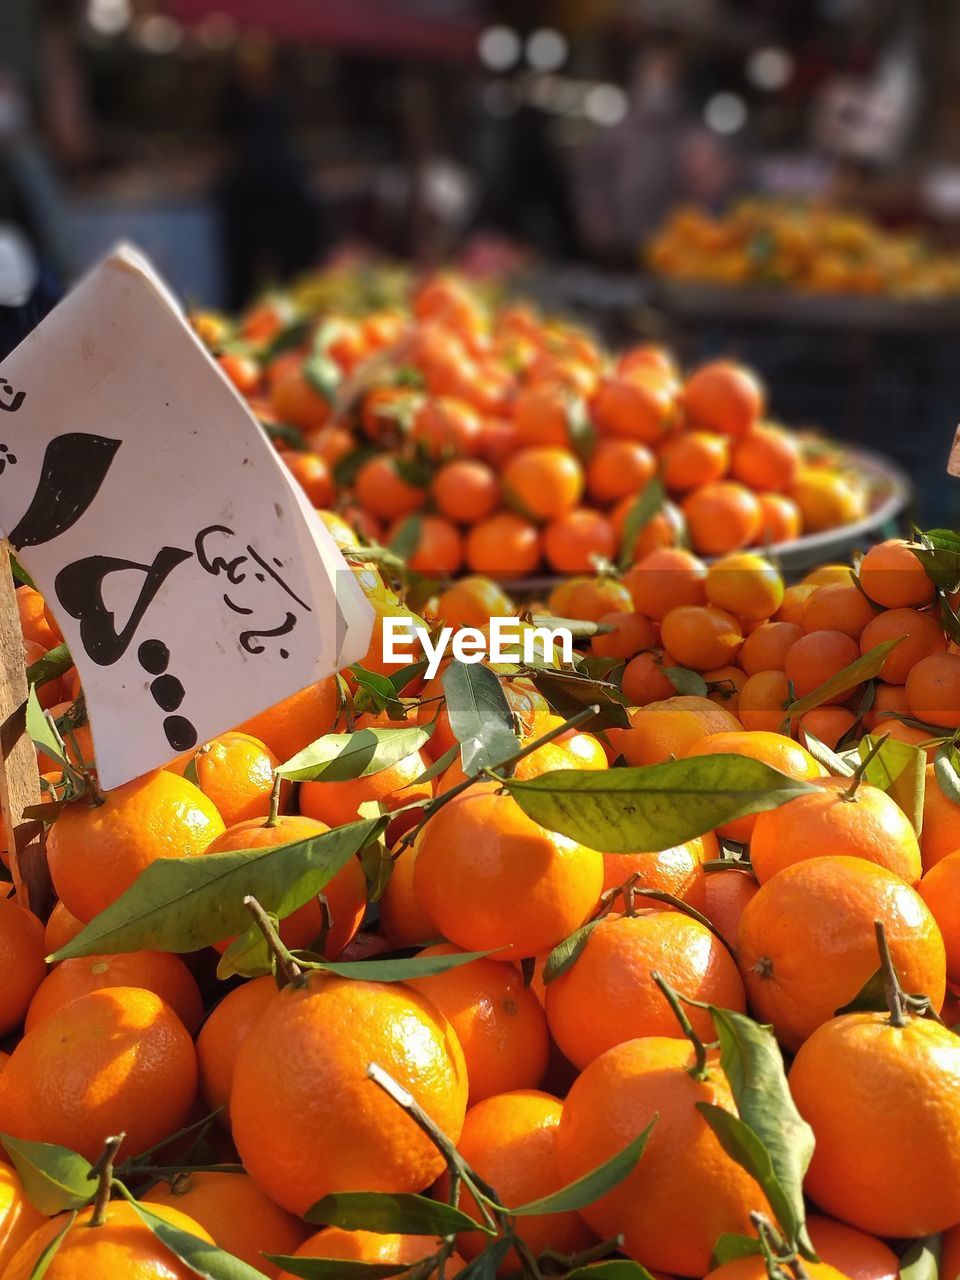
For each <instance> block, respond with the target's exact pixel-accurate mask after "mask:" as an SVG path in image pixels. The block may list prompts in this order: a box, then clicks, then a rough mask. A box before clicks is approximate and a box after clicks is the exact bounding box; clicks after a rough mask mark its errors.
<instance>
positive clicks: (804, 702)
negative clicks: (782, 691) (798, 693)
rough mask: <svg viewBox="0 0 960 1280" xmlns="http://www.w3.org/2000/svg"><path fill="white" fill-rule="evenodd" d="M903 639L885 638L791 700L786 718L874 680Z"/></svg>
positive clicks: (810, 709)
mask: <svg viewBox="0 0 960 1280" xmlns="http://www.w3.org/2000/svg"><path fill="white" fill-rule="evenodd" d="M901 640H903V636H896V637H894V639H893V640H884V642H883V643H882V644H877V645H874V647H873V648H872V649H869V650H868V651H867V652H866V653H865V654H863V655H862V656H861V657H859V658H857V660H856V661H855V662H851V663H850V665H849V666H847V667H844V668H843V670H842V671H838V672H837V674H836V675H833V676H831V677H830V679H829V680H824V682H823V684H821V685H819V686H818V687H817V688H816V689H814V690H813V691H812V692H811V693H808V694H807V695H806V696H805V697H803V698H797V699H796V701H794V702H791V703H790V705H789V706H788V707H787V709H786V711H785V712H784V718H785V719H792V718H793V717H794V716H802V715H804V714H805V712H807V711H813V709H814V708H815V707H821V706H823V704H824V703H825V702H829V701H830V700H831V699H832V698H836V697H837V696H838V695H839V694H841V693H846V692H848V690H850V689H855V688H856V687H857V685H858V684H862V683H863V681H864V680H872V679H873V678H874V676H876V675H879V674H880V668H881V667H882V666H883V664H884V662H885V661H886V657H887V654H888V653H889V652H890V650H891V649H895V648H896V647H897V645H898V644H899V643H900V642H901Z"/></svg>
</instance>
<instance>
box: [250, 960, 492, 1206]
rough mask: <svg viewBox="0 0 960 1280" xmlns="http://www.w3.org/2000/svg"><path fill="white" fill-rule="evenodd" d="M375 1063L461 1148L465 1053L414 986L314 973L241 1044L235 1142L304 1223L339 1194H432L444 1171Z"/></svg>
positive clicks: (264, 1186) (253, 1171) (263, 1183)
mask: <svg viewBox="0 0 960 1280" xmlns="http://www.w3.org/2000/svg"><path fill="white" fill-rule="evenodd" d="M371 1062H375V1063H377V1064H378V1065H379V1066H380V1067H382V1068H383V1069H384V1070H385V1071H387V1072H388V1073H389V1074H390V1075H392V1076H393V1078H394V1079H395V1080H396V1081H397V1082H398V1083H399V1084H400V1085H401V1086H402V1087H403V1088H406V1089H409V1090H410V1092H411V1093H412V1094H413V1095H414V1097H415V1098H416V1099H417V1101H418V1102H419V1103H420V1105H421V1106H423V1107H424V1108H425V1110H426V1111H427V1112H428V1114H429V1115H430V1116H431V1118H432V1119H433V1120H434V1122H435V1123H436V1124H438V1125H439V1126H440V1128H441V1129H442V1130H443V1131H444V1132H445V1133H446V1134H447V1135H448V1137H449V1138H450V1139H451V1140H452V1141H454V1142H455V1141H456V1140H457V1138H459V1136H460V1130H461V1128H462V1125H463V1117H464V1114H465V1111H466V1100H467V1071H466V1065H465V1063H464V1060H463V1050H462V1049H461V1048H460V1043H459V1041H458V1040H457V1037H456V1033H455V1032H454V1031H453V1028H452V1027H451V1026H450V1024H449V1023H448V1022H447V1020H446V1019H445V1018H444V1017H443V1015H442V1014H441V1013H439V1012H438V1011H437V1010H436V1009H435V1008H434V1006H433V1005H432V1004H431V1003H430V1002H429V1001H428V1000H426V999H424V997H423V996H421V995H419V994H417V992H415V991H412V990H410V989H408V988H404V987H401V986H399V985H396V984H388V983H379V982H353V981H350V980H347V979H343V978H335V977H332V976H327V975H321V974H317V973H313V974H311V975H310V977H309V979H308V980H307V981H306V983H305V984H304V986H302V987H287V988H285V989H284V990H283V991H281V992H280V993H279V995H278V996H277V998H276V999H275V1000H273V1001H272V1002H271V1003H270V1004H269V1005H268V1006H267V1008H266V1009H265V1010H264V1011H263V1013H262V1015H261V1017H260V1018H259V1019H258V1021H257V1024H256V1032H255V1035H253V1036H250V1037H248V1038H247V1040H246V1041H245V1042H244V1043H243V1044H242V1045H241V1047H240V1052H239V1054H238V1056H237V1063H236V1068H235V1070H234V1077H233V1089H232V1091H231V1095H230V1114H231V1120H232V1125H233V1137H234V1141H235V1142H236V1144H237V1149H238V1151H239V1152H240V1155H241V1158H242V1160H243V1163H244V1165H245V1167H246V1169H247V1171H248V1172H249V1174H250V1176H251V1177H252V1178H253V1180H254V1181H255V1182H256V1183H257V1185H258V1186H259V1187H260V1188H261V1190H263V1191H265V1192H266V1193H267V1195H269V1196H270V1198H271V1199H272V1200H274V1201H276V1203H277V1204H279V1205H280V1206H281V1207H282V1208H284V1209H288V1210H289V1211H290V1212H291V1213H296V1214H303V1213H305V1212H306V1210H307V1209H308V1208H309V1207H310V1206H311V1205H312V1204H314V1203H315V1202H316V1201H317V1200H319V1199H320V1198H321V1197H322V1196H324V1195H327V1194H329V1193H331V1192H335V1191H347V1190H350V1191H391V1192H394V1193H397V1192H401V1191H422V1190H423V1189H424V1188H425V1187H427V1186H429V1185H430V1183H431V1182H432V1181H433V1179H434V1178H436V1177H437V1175H438V1174H439V1173H440V1171H441V1168H442V1167H443V1157H442V1156H440V1155H439V1154H438V1152H437V1150H436V1148H435V1147H434V1146H433V1144H432V1143H431V1142H430V1141H429V1140H428V1139H427V1138H426V1137H424V1135H423V1134H422V1133H421V1132H420V1130H419V1129H417V1127H416V1126H415V1125H414V1123H413V1121H412V1120H411V1119H410V1118H409V1117H408V1116H407V1115H406V1114H405V1113H404V1112H403V1111H402V1110H401V1108H399V1107H398V1106H397V1105H396V1103H395V1102H393V1101H392V1100H391V1099H390V1098H388V1097H387V1096H386V1095H385V1094H384V1093H382V1092H381V1090H380V1089H379V1088H378V1087H377V1085H375V1084H374V1083H373V1081H372V1080H370V1079H369V1078H368V1076H367V1066H368V1065H369V1064H370V1063H371ZM331 1152H336V1153H337V1156H336V1160H332V1159H331V1158H330V1155H331Z"/></svg>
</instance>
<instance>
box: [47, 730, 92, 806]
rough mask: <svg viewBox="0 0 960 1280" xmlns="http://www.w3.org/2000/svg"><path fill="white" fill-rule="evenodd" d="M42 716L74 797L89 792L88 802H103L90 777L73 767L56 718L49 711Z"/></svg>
mask: <svg viewBox="0 0 960 1280" xmlns="http://www.w3.org/2000/svg"><path fill="white" fill-rule="evenodd" d="M44 717H45V719H46V721H47V724H48V725H49V727H50V732H51V733H52V734H53V737H54V740H55V742H56V744H57V746H58V747H59V748H60V754H61V756H62V757H63V765H62V772H63V777H64V780H65V781H66V782H68V783H69V784H70V788H71V790H72V792H73V795H74V797H75V798H79V797H80V796H82V795H86V794H87V793H88V792H89V794H90V803H91V804H92V805H98V804H103V796H102V795H101V794H100V790H99V788H94V787H92V786H91V785H90V779H89V778H88V777H87V775H86V773H85V772H84V771H83V769H76V768H74V766H73V763H72V761H71V759H70V754H69V752H68V751H67V744H66V743H65V742H64V740H63V734H62V733H61V732H60V729H59V727H58V726H57V722H56V720H55V719H54V718H53V716H52V715H51V714H50V712H49V711H45V712H44ZM70 737H71V739H72V740H73V746H74V750H76V745H77V740H76V735H75V734H73V733H71V735H70ZM77 755H78V757H79V755H80V753H79V752H77Z"/></svg>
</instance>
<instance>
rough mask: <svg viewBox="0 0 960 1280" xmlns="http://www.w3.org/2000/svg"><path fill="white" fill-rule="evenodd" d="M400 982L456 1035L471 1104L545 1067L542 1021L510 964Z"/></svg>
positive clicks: (530, 1084) (435, 949)
mask: <svg viewBox="0 0 960 1280" xmlns="http://www.w3.org/2000/svg"><path fill="white" fill-rule="evenodd" d="M458 950H459V948H457V947H454V946H451V945H450V944H449V943H446V942H445V943H440V944H439V945H437V946H432V947H427V948H425V950H423V951H421V952H420V955H421V956H438V955H439V956H443V955H456V954H457V952H458ZM406 985H407V986H408V987H412V988H413V990H414V991H419V992H420V994H421V995H422V996H426V997H427V999H428V1000H430V1001H432V1003H433V1004H435V1005H436V1007H437V1008H438V1009H439V1010H440V1012H441V1013H442V1014H443V1016H444V1017H445V1018H446V1019H447V1020H448V1021H449V1023H450V1025H451V1026H452V1027H453V1029H454V1031H455V1032H456V1033H457V1038H458V1040H459V1041H460V1047H461V1048H462V1049H463V1056H464V1059H465V1061H466V1064H467V1077H468V1079H469V1082H470V1094H469V1099H468V1102H469V1105H470V1106H471V1107H472V1106H475V1105H476V1103H478V1102H480V1101H481V1099H483V1098H489V1097H492V1096H493V1095H494V1094H499V1093H507V1092H508V1091H509V1090H511V1089H535V1088H536V1087H537V1086H538V1085H539V1084H540V1081H541V1080H542V1079H543V1076H544V1072H545V1071H546V1069H547V1053H548V1049H549V1036H548V1033H547V1020H546V1018H545V1017H544V1014H543V1009H542V1008H541V1007H540V1002H539V1000H538V999H537V997H536V996H535V995H534V994H533V992H532V991H530V989H529V988H528V987H525V986H524V985H523V978H522V977H521V975H520V972H519V970H518V969H516V968H515V967H514V966H513V965H512V964H503V963H502V962H500V961H498V960H474V961H473V962H472V963H470V964H465V965H461V966H460V968H459V969H449V970H448V971H447V972H446V973H438V974H434V976H433V977H431V978H411V979H409V980H408V982H407V984H406ZM497 1190H498V1191H500V1193H501V1195H503V1194H505V1193H504V1192H503V1191H502V1189H501V1188H499V1187H498V1188H497ZM518 1203H519V1202H518Z"/></svg>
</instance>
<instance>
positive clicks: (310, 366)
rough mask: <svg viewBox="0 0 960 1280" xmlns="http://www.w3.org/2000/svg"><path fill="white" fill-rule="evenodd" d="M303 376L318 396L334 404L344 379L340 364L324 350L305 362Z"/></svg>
mask: <svg viewBox="0 0 960 1280" xmlns="http://www.w3.org/2000/svg"><path fill="white" fill-rule="evenodd" d="M303 376H304V377H305V378H306V380H307V382H309V384H310V386H311V387H312V388H313V390H314V391H316V393H317V395H318V396H321V397H322V398H323V399H324V400H326V402H327V404H329V405H332V404H333V403H334V402H335V401H336V398H337V390H338V388H339V386H340V383H341V382H342V381H343V374H342V373H341V371H340V366H339V365H338V364H337V362H336V361H335V360H332V359H331V358H330V356H328V355H325V354H324V353H323V352H317V353H316V354H314V355H312V356H310V357H308V359H306V360H304V362H303Z"/></svg>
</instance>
